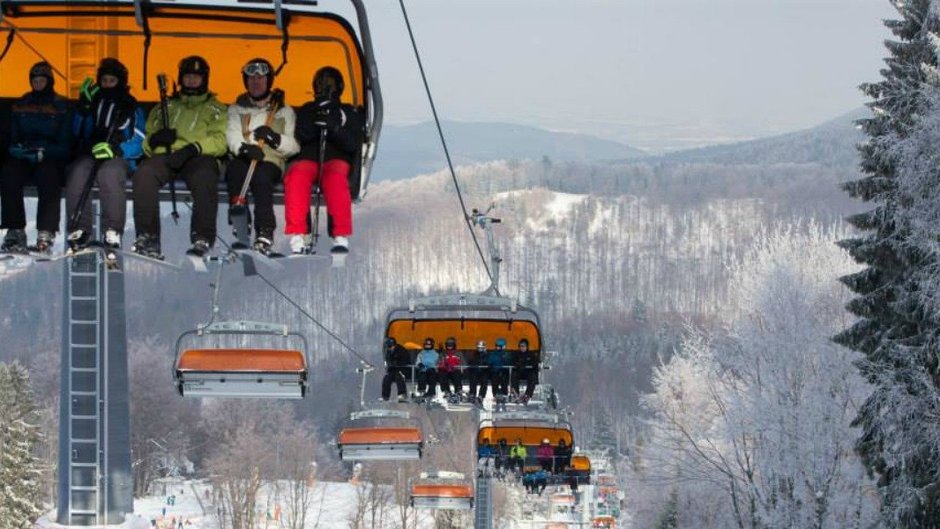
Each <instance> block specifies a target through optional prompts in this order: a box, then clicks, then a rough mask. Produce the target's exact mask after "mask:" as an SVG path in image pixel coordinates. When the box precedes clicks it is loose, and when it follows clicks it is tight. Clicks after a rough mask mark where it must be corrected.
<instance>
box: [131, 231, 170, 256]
mask: <svg viewBox="0 0 940 529" xmlns="http://www.w3.org/2000/svg"><path fill="white" fill-rule="evenodd" d="M131 251H132V252H134V253H136V254H138V255H141V256H143V257H147V258H149V259H157V260H158V261H162V260H163V254H161V253H160V238H159V237H157V236H156V235H149V234H146V233H144V234H142V235H138V236H137V240H135V241H134V244H133V245H132V246H131Z"/></svg>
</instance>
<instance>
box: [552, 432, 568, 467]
mask: <svg viewBox="0 0 940 529" xmlns="http://www.w3.org/2000/svg"><path fill="white" fill-rule="evenodd" d="M571 453H572V452H571V447H570V446H568V443H566V442H565V440H564V439H559V440H558V446H556V447H555V468H554V470H553V472H555V473H556V474H560V473H562V472H564V471H565V469H567V468H568V467H569V466H571Z"/></svg>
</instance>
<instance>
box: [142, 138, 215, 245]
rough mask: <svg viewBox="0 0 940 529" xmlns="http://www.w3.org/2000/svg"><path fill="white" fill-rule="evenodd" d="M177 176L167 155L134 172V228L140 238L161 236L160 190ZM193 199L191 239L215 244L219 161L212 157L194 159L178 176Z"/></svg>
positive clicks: (159, 156) (202, 156) (155, 158)
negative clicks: (167, 161)
mask: <svg viewBox="0 0 940 529" xmlns="http://www.w3.org/2000/svg"><path fill="white" fill-rule="evenodd" d="M172 177H173V170H172V169H170V166H169V165H167V163H166V156H165V155H162V154H158V155H156V156H154V157H153V158H148V159H146V160H144V161H143V162H141V164H140V167H139V168H138V169H137V172H136V173H134V178H133V180H134V193H133V196H134V226H135V229H136V230H137V235H138V236H140V235H143V234H147V235H156V236H157V237H159V236H160V188H161V187H163V185H164V184H166V183H167V182H169V181H170V179H171V178H172ZM176 178H179V179H180V180H183V181H184V182H186V187H187V188H189V192H190V193H191V194H192V197H193V216H192V219H191V220H190V224H189V238H190V241H191V242H195V241H196V239H205V240H206V241H208V242H209V244H210V245H212V244H214V243H215V234H216V226H215V219H216V215H217V214H218V211H219V200H218V195H217V192H218V187H217V186H218V182H219V162H218V161H216V159H215V158H213V157H212V156H205V155H200V156H194V157H192V158H190V159H189V161H187V162H186V163H185V164H183V167H182V168H180V170H179V171H178V172H177V173H176Z"/></svg>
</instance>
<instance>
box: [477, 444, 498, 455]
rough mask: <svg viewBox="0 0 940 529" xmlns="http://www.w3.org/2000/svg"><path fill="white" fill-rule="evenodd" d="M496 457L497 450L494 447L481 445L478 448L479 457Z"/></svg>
mask: <svg viewBox="0 0 940 529" xmlns="http://www.w3.org/2000/svg"><path fill="white" fill-rule="evenodd" d="M495 455H496V450H494V449H493V445H480V447H479V448H477V456H478V457H493V456H495Z"/></svg>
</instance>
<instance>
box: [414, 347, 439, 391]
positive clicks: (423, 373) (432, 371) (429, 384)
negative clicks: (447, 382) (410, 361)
mask: <svg viewBox="0 0 940 529" xmlns="http://www.w3.org/2000/svg"><path fill="white" fill-rule="evenodd" d="M439 360H440V355H439V354H438V352H437V350H436V349H434V338H431V337H428V338H425V339H424V349H422V350H421V352H420V353H418V374H417V379H418V393H423V392H424V391H425V389H427V393H425V394H424V395H425V396H427V397H433V396H434V395H436V394H437V393H436V392H435V390H434V386H436V385H437V363H438V361H439Z"/></svg>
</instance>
